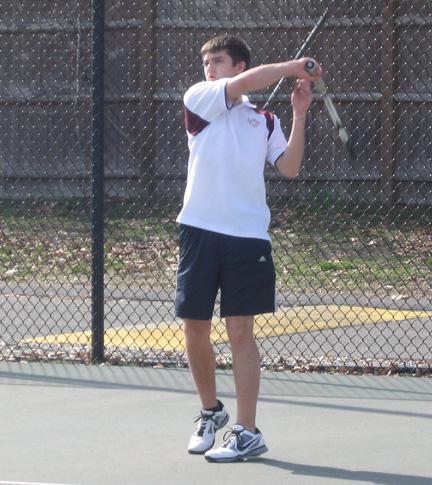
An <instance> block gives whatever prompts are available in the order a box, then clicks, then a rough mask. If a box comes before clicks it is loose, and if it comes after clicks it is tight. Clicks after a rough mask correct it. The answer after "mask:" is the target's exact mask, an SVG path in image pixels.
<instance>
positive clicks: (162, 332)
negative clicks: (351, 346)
mask: <svg viewBox="0 0 432 485" xmlns="http://www.w3.org/2000/svg"><path fill="white" fill-rule="evenodd" d="M428 317H432V312H425V311H413V310H389V309H383V308H371V307H359V306H349V305H307V306H302V307H291V308H287V309H286V310H284V311H282V310H279V311H277V312H276V313H273V314H268V315H260V316H258V317H257V318H256V321H255V329H256V331H255V335H256V337H257V338H263V339H264V338H270V337H277V336H281V335H291V334H294V333H304V332H312V331H317V330H326V329H332V328H340V327H347V326H354V325H370V324H378V323H390V322H395V321H402V320H409V319H412V318H428ZM211 336H212V340H213V342H215V343H217V344H221V343H225V342H227V341H228V336H227V333H226V328H225V324H224V323H223V322H222V321H221V320H218V321H215V322H214V324H213V330H212V334H211ZM90 341H91V332H89V331H88V332H74V333H62V334H58V335H48V336H45V337H35V338H33V339H26V340H25V342H27V343H30V342H31V343H40V344H65V343H67V344H72V345H73V344H81V345H86V344H89V343H90ZM105 345H107V346H115V347H124V348H130V349H143V348H152V349H163V350H180V351H181V350H184V349H185V344H184V336H183V330H182V326H181V324H180V323H178V322H174V323H171V324H167V323H165V322H161V323H158V324H151V325H136V326H134V327H122V328H109V329H107V330H106V331H105Z"/></svg>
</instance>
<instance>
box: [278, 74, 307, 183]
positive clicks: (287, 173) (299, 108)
mask: <svg viewBox="0 0 432 485" xmlns="http://www.w3.org/2000/svg"><path fill="white" fill-rule="evenodd" d="M311 102H312V86H311V83H310V81H308V80H306V79H300V80H298V81H297V83H296V85H295V87H294V90H293V93H292V95H291V104H292V109H293V122H292V127H291V134H290V137H289V140H288V145H287V147H286V149H285V151H284V153H283V154H282V155H281V156H280V157H279V158H278V160H277V161H276V167H277V169H278V170H279V172H280V173H281V174H282V175H283V176H284V177H288V178H295V177H297V175H298V174H299V172H300V167H301V163H302V160H303V155H304V149H305V125H306V114H307V112H308V110H309V107H310V105H311Z"/></svg>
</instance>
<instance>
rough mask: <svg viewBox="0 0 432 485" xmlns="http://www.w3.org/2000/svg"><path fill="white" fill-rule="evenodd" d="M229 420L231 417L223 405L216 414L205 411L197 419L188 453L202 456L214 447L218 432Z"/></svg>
mask: <svg viewBox="0 0 432 485" xmlns="http://www.w3.org/2000/svg"><path fill="white" fill-rule="evenodd" d="M228 420H229V416H228V413H227V412H226V409H225V407H224V406H223V405H222V409H221V410H220V411H216V412H212V411H206V410H204V409H203V410H202V411H201V413H200V415H199V416H198V417H197V418H196V419H195V422H198V425H197V428H196V430H195V432H194V434H193V435H192V436H191V439H190V441H189V446H188V452H189V453H192V454H195V455H202V454H203V453H205V452H206V451H207V450H209V449H210V448H211V447H212V446H213V445H214V442H215V436H216V431H217V430H219V429H221V428H223V427H224V426H225V425H226V424H227V423H228Z"/></svg>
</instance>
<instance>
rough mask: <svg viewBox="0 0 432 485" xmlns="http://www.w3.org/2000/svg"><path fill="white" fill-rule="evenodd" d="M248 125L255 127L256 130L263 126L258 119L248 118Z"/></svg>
mask: <svg viewBox="0 0 432 485" xmlns="http://www.w3.org/2000/svg"><path fill="white" fill-rule="evenodd" d="M248 123H249V124H250V125H251V126H253V127H254V128H256V127H257V126H259V125H260V124H261V122H260V121H258V120H257V119H256V118H248Z"/></svg>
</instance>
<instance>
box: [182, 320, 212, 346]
mask: <svg viewBox="0 0 432 485" xmlns="http://www.w3.org/2000/svg"><path fill="white" fill-rule="evenodd" d="M183 328H184V333H185V337H186V340H187V341H189V342H193V341H203V340H210V330H211V322H209V321H205V320H184V322H183Z"/></svg>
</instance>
